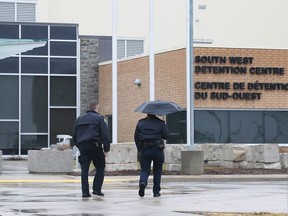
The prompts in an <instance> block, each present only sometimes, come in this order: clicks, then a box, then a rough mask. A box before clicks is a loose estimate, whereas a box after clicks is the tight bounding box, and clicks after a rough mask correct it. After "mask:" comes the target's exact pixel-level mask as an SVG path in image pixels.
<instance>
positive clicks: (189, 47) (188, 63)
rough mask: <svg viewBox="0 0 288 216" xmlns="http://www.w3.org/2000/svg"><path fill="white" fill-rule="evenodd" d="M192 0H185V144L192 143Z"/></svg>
mask: <svg viewBox="0 0 288 216" xmlns="http://www.w3.org/2000/svg"><path fill="white" fill-rule="evenodd" d="M193 62H194V54H193V0H187V48H186V85H187V87H186V93H187V94H186V95H187V98H186V99H187V144H188V145H193V144H194V70H193V67H194V66H193Z"/></svg>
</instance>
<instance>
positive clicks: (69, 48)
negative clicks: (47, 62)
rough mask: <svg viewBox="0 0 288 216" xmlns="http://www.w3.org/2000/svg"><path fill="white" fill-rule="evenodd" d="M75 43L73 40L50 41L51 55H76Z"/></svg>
mask: <svg viewBox="0 0 288 216" xmlns="http://www.w3.org/2000/svg"><path fill="white" fill-rule="evenodd" d="M76 48H77V46H76V43H74V42H55V41H54V42H52V41H51V43H50V55H51V56H76V54H77V53H76Z"/></svg>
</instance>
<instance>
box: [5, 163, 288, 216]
mask: <svg viewBox="0 0 288 216" xmlns="http://www.w3.org/2000/svg"><path fill="white" fill-rule="evenodd" d="M24 163H25V162H24ZM150 179H151V178H150ZM90 181H92V178H90ZM103 192H104V193H105V196H104V197H96V196H95V197H94V196H93V197H91V198H89V199H83V198H82V197H81V187H80V177H79V176H70V175H44V174H30V173H28V171H27V167H25V164H24V165H23V161H22V162H16V161H13V162H10V161H9V162H8V161H3V169H2V173H1V174H0V215H3V216H10V215H11V216H12V215H13V216H14V215H43V216H44V215H66V216H67V215H68V216H77V215H81V216H92V215H93V216H111V215H112V216H114V215H115V216H116V215H117V216H121V215H123V216H124V215H125V216H130V215H131V216H132V215H133V216H135V215H139V216H144V215H145V216H147V215H149V216H153V215H157V216H162V215H163V216H164V215H165V216H185V215H187V216H188V215H189V216H190V215H199V214H198V212H258V213H259V212H270V213H286V214H288V175H272V176H270V175H265V176H262V175H259V176H254V175H253V176H249V175H247V176H242V175H241V176H215V175H213V176H207V175H202V176H163V182H162V191H161V194H162V196H161V197H160V198H154V197H153V193H152V184H151V181H150V184H149V185H148V187H147V190H146V194H145V197H143V198H141V197H139V196H138V176H107V177H105V182H104V185H103Z"/></svg>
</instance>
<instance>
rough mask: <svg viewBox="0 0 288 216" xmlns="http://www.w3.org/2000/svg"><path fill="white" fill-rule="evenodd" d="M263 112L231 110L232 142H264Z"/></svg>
mask: <svg viewBox="0 0 288 216" xmlns="http://www.w3.org/2000/svg"><path fill="white" fill-rule="evenodd" d="M263 123H264V119H263V112H261V111H260V112H256V111H254V112H251V111H230V142H231V143H263V142H264V130H263V126H264V125H263Z"/></svg>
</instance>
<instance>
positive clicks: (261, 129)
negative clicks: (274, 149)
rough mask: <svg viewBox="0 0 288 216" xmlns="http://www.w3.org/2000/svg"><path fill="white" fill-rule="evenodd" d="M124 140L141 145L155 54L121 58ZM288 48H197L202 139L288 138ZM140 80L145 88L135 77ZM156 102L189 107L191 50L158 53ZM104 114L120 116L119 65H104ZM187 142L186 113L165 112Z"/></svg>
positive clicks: (176, 137) (177, 137) (174, 138)
mask: <svg viewBox="0 0 288 216" xmlns="http://www.w3.org/2000/svg"><path fill="white" fill-rule="evenodd" d="M117 68H118V69H117V70H118V80H117V82H118V143H122V142H133V135H134V129H135V126H136V123H137V121H138V119H140V118H143V117H145V115H144V114H141V113H135V112H134V110H135V109H136V108H137V107H138V106H139V105H140V104H141V103H142V102H144V101H147V100H149V56H138V57H134V58H130V59H126V60H122V61H118V66H117ZM287 68H288V50H286V49H241V48H202V47H195V48H194V68H193V70H194V93H195V95H194V98H195V103H194V106H195V120H194V124H195V130H194V134H195V143H287V141H288V127H287V117H288V112H287V107H288V102H287V100H286V97H287V90H288V75H287ZM135 79H140V80H141V85H139V86H138V85H135V84H134V80H135ZM155 99H160V100H170V101H174V102H176V103H179V104H180V105H181V106H183V107H184V108H186V49H185V48H183V49H177V50H171V51H167V52H162V53H157V54H156V55H155ZM99 101H100V104H101V107H100V109H101V110H100V112H101V114H103V115H105V116H106V117H108V122H109V123H110V124H111V116H112V64H111V62H106V63H101V64H100V66H99ZM163 118H164V119H165V120H166V121H167V125H168V127H169V130H170V133H171V136H170V139H169V140H168V143H186V111H183V112H181V113H177V114H171V115H168V116H167V117H163Z"/></svg>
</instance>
